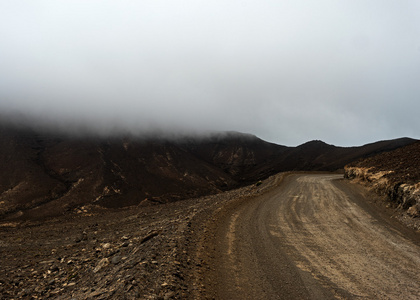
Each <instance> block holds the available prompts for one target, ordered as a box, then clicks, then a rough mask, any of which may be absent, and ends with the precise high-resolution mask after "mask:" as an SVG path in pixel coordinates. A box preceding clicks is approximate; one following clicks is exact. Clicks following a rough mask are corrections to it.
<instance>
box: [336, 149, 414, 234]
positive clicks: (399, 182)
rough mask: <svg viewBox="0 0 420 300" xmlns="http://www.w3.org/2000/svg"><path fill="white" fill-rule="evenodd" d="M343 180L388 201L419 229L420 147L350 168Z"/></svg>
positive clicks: (383, 154)
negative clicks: (351, 182) (362, 186)
mask: <svg viewBox="0 0 420 300" xmlns="http://www.w3.org/2000/svg"><path fill="white" fill-rule="evenodd" d="M344 176H345V178H348V179H353V180H357V181H359V182H361V183H362V184H364V185H366V186H367V187H368V188H369V189H371V190H373V191H375V192H376V193H377V194H379V195H380V196H383V197H385V198H386V200H387V201H389V206H393V207H395V208H397V209H398V211H399V212H400V215H399V217H400V218H402V219H404V220H405V223H409V225H411V226H414V227H417V228H418V229H420V219H419V218H420V143H415V144H413V145H410V146H406V147H403V148H400V149H398V150H395V151H391V152H386V153H382V154H380V155H376V156H373V157H370V158H368V159H365V160H361V161H358V162H355V163H352V164H349V165H347V166H345V175H344Z"/></svg>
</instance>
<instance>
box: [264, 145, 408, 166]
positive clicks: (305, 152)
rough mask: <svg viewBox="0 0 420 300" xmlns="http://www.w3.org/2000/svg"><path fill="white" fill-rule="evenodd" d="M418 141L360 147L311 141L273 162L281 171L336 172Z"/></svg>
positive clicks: (288, 151)
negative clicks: (347, 165) (361, 159)
mask: <svg viewBox="0 0 420 300" xmlns="http://www.w3.org/2000/svg"><path fill="white" fill-rule="evenodd" d="M415 141H416V140H413V139H410V138H401V139H395V140H388V141H380V142H376V143H372V144H367V145H364V146H360V147H336V146H333V145H329V144H326V143H324V142H322V141H311V142H307V143H305V144H303V145H300V146H298V147H296V148H289V149H287V150H286V151H285V152H284V153H283V154H282V155H281V156H280V157H278V158H277V159H276V160H275V161H273V162H271V163H272V164H273V165H275V169H276V170H281V171H291V170H299V171H307V170H312V171H335V170H338V169H342V168H343V167H344V166H345V165H346V164H348V163H350V162H352V161H354V160H357V159H360V158H366V157H369V156H372V155H374V154H377V153H381V152H384V151H391V150H394V149H397V148H400V147H403V146H406V145H409V144H412V143H414V142H415Z"/></svg>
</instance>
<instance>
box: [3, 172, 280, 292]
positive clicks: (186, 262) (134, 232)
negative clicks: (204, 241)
mask: <svg viewBox="0 0 420 300" xmlns="http://www.w3.org/2000/svg"><path fill="white" fill-rule="evenodd" d="M270 182H273V178H270V179H267V180H266V181H265V182H264V183H263V184H261V185H259V186H257V185H251V186H248V187H244V188H241V189H237V190H233V191H229V192H225V193H221V194H216V195H211V196H206V197H202V198H197V199H191V200H185V201H180V202H176V203H169V204H163V205H156V206H152V207H131V208H125V209H119V210H109V209H106V210H105V209H101V208H99V207H95V206H89V207H80V208H78V209H76V210H75V211H74V212H73V213H71V214H67V215H65V216H63V217H61V218H55V219H50V220H48V221H43V222H41V221H26V222H25V223H6V222H0V254H1V256H0V265H1V268H2V272H0V295H1V298H2V299H46V298H54V299H138V298H140V299H185V298H196V297H199V295H200V294H199V293H200V290H201V283H200V282H199V281H197V280H196V279H195V278H196V277H197V276H198V274H200V272H201V270H202V269H203V268H208V266H206V265H205V263H204V262H202V261H201V260H200V258H199V257H198V256H197V255H196V253H197V252H198V248H199V247H200V245H199V243H197V241H198V240H199V236H200V235H202V234H203V227H204V225H203V224H204V222H203V220H207V219H208V218H210V217H211V216H212V214H213V213H214V212H215V211H216V210H217V209H218V208H219V207H222V206H223V205H224V204H225V203H227V202H229V201H231V200H232V199H238V198H241V197H250V196H253V195H256V194H258V193H261V192H263V191H264V190H265V189H268V188H269V187H270ZM204 234H205V233H204Z"/></svg>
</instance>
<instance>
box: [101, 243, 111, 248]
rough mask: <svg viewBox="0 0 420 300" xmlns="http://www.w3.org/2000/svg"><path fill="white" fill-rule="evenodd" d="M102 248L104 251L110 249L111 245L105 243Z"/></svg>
mask: <svg viewBox="0 0 420 300" xmlns="http://www.w3.org/2000/svg"><path fill="white" fill-rule="evenodd" d="M102 248H104V249H108V248H111V244H110V243H105V244H103V245H102Z"/></svg>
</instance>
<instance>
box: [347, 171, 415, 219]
mask: <svg viewBox="0 0 420 300" xmlns="http://www.w3.org/2000/svg"><path fill="white" fill-rule="evenodd" d="M392 173H393V171H376V172H375V170H373V168H360V167H347V166H346V167H345V174H344V177H345V178H348V179H356V180H359V181H360V182H362V183H364V184H365V185H366V186H368V187H369V188H370V189H372V190H374V191H375V192H376V193H377V194H379V195H383V196H386V197H387V198H388V199H389V200H390V201H391V202H392V203H394V204H396V205H397V206H398V207H400V208H402V209H404V210H406V211H407V213H408V214H409V215H410V216H412V217H420V182H418V183H416V184H407V183H401V182H393V181H391V180H389V179H388V178H387V176H386V175H388V174H392Z"/></svg>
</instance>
